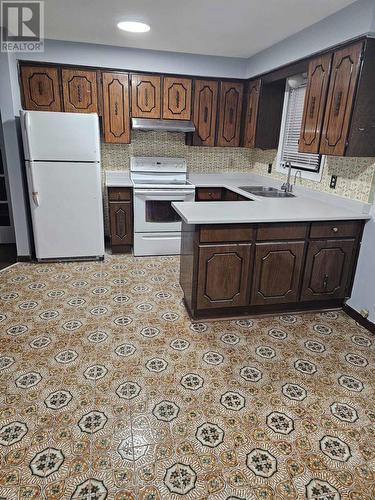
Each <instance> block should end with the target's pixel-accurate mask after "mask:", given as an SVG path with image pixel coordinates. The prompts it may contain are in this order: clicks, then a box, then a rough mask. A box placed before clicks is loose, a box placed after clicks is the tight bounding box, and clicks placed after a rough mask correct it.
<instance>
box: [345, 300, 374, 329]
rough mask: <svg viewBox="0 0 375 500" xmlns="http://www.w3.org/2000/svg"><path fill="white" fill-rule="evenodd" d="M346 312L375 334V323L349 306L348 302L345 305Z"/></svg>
mask: <svg viewBox="0 0 375 500" xmlns="http://www.w3.org/2000/svg"><path fill="white" fill-rule="evenodd" d="M343 310H344V312H346V314H347V315H348V316H350V317H351V318H353V319H354V320H355V321H356V322H357V323H359V324H360V325H362V326H364V327H365V328H366V329H367V330H368V331H369V332H371V333H372V334H374V335H375V324H374V323H372V322H371V321H369V320H368V319H366V318H364V317H363V316H362V315H361V314H359V312H357V311H356V310H355V309H353V308H352V307H350V306H348V304H344V306H343Z"/></svg>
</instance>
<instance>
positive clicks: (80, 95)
mask: <svg viewBox="0 0 375 500" xmlns="http://www.w3.org/2000/svg"><path fill="white" fill-rule="evenodd" d="M77 97H78V102H82V89H81V85H79V84H78V85H77Z"/></svg>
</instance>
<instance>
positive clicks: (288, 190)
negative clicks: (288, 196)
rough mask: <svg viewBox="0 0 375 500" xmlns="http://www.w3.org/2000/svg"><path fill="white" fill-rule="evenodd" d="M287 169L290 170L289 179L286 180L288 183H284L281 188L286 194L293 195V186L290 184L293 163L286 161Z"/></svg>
mask: <svg viewBox="0 0 375 500" xmlns="http://www.w3.org/2000/svg"><path fill="white" fill-rule="evenodd" d="M285 167H286V168H287V169H288V177H287V179H286V182H284V184H283V185H282V186H281V189H282V190H283V191H285V192H286V193H291V192H292V191H293V185H292V184H291V182H290V176H291V175H292V162H291V161H286V162H285Z"/></svg>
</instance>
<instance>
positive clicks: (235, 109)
mask: <svg viewBox="0 0 375 500" xmlns="http://www.w3.org/2000/svg"><path fill="white" fill-rule="evenodd" d="M242 94H243V84H242V83H232V82H221V85H220V99H219V103H220V104H219V129H218V136H217V146H232V147H238V146H239V145H240V127H241V111H242Z"/></svg>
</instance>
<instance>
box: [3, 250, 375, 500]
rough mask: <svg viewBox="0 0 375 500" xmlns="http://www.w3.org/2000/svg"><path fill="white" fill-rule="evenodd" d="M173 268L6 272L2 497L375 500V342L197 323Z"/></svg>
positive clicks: (333, 333)
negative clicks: (185, 306) (185, 300)
mask: <svg viewBox="0 0 375 500" xmlns="http://www.w3.org/2000/svg"><path fill="white" fill-rule="evenodd" d="M178 266H179V262H178V258H176V257H150V258H134V257H132V256H121V255H119V256H107V257H106V259H105V261H104V262H92V263H91V262H90V263H57V264H18V265H16V266H14V267H12V268H9V269H6V270H4V271H2V272H1V273H0V332H1V333H0V498H1V499H7V500H8V499H9V500H12V499H43V498H45V499H65V498H66V499H68V498H72V499H80V500H89V499H90V500H102V499H106V498H108V499H114V500H131V499H133V500H135V499H141V500H151V499H172V500H173V499H181V498H186V499H190V500H203V499H210V500H211V499H212V500H230V499H231V500H234V499H237V500H238V499H246V500H252V499H309V500H338V499H343V500H347V499H348V500H370V499H372V498H375V403H374V366H375V365H374V359H375V356H374V345H375V338H374V337H372V336H371V334H370V333H369V332H367V331H366V330H365V329H363V328H362V327H360V326H359V325H357V324H356V323H355V322H354V321H353V320H352V319H350V318H349V317H347V316H346V315H345V314H344V313H342V312H326V313H319V314H318V313H309V314H302V315H284V316H275V317H266V318H253V319H241V320H238V321H234V320H233V321H213V322H208V321H207V322H191V321H190V319H189V317H188V315H187V313H186V311H185V309H184V306H183V303H182V292H181V289H180V287H179V284H178V272H179V269H178Z"/></svg>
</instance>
